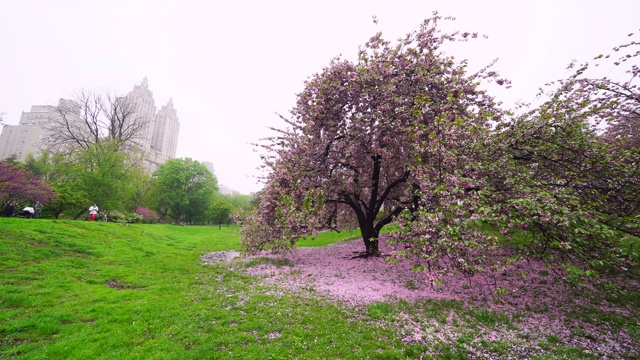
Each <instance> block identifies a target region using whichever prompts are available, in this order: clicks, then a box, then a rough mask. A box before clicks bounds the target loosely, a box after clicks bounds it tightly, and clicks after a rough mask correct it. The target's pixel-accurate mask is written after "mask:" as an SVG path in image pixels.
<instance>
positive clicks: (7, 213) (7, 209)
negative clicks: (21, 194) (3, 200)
mask: <svg viewBox="0 0 640 360" xmlns="http://www.w3.org/2000/svg"><path fill="white" fill-rule="evenodd" d="M15 211H16V205H15V204H14V203H13V201H9V203H7V204H6V205H5V206H4V209H2V216H4V217H11V216H13V213H14V212H15Z"/></svg>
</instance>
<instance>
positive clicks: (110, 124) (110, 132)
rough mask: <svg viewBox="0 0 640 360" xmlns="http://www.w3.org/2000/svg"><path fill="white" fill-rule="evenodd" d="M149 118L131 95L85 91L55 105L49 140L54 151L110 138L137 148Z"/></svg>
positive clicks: (120, 144) (102, 141)
mask: <svg viewBox="0 0 640 360" xmlns="http://www.w3.org/2000/svg"><path fill="white" fill-rule="evenodd" d="M149 121H150V119H147V118H145V117H143V116H142V115H141V114H140V112H139V111H138V108H137V104H136V103H134V102H133V101H132V100H131V99H130V98H129V97H126V96H115V95H111V94H102V93H98V92H95V91H88V90H83V91H81V92H79V93H78V95H76V96H75V97H74V99H73V100H61V101H60V103H59V105H58V106H56V107H55V115H54V116H52V118H51V122H50V124H49V126H48V127H47V130H48V131H49V139H48V140H47V143H48V146H49V148H50V149H53V150H69V149H73V148H76V147H83V148H88V147H90V146H95V145H100V144H102V143H104V142H107V141H108V142H115V143H116V144H117V145H118V147H119V148H120V149H124V148H131V147H133V148H135V147H139V146H136V143H137V142H138V141H139V140H141V137H142V136H143V135H144V131H145V129H146V127H147V126H148V125H149Z"/></svg>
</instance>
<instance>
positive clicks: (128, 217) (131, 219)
mask: <svg viewBox="0 0 640 360" xmlns="http://www.w3.org/2000/svg"><path fill="white" fill-rule="evenodd" d="M108 219H109V221H111V222H119V223H128V224H136V223H141V222H142V219H143V217H142V215H139V214H136V213H123V212H120V211H117V210H116V211H111V212H110V213H109V216H108Z"/></svg>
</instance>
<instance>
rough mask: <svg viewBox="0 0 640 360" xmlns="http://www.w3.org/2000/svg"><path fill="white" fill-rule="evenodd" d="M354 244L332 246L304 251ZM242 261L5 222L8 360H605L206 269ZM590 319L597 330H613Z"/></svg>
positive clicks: (187, 233)
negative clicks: (419, 336)
mask: <svg viewBox="0 0 640 360" xmlns="http://www.w3.org/2000/svg"><path fill="white" fill-rule="evenodd" d="M353 236H357V233H349V234H341V235H336V234H323V235H322V237H321V238H320V239H319V240H318V241H317V242H314V243H311V242H309V241H304V242H302V245H324V244H328V243H331V242H335V241H338V240H340V239H342V238H344V237H353ZM234 249H235V250H239V246H238V237H237V234H236V228H233V227H226V228H222V229H218V228H217V227H195V226H194V227H191V226H174V225H130V226H123V225H121V224H116V223H102V222H92V223H90V222H83V221H60V220H46V219H39V220H35V219H31V220H29V219H7V218H0V358H17V359H44V358H47V359H291V358H300V359H366V358H371V359H405V358H410V359H417V358H450V359H464V358H468V357H469V354H470V353H469V349H470V348H475V349H476V350H477V351H474V353H475V354H478V353H479V352H478V351H480V353H486V354H488V355H487V358H496V357H508V356H514V355H513V354H515V353H517V351H520V350H518V349H520V348H518V346H521V345H522V344H524V346H526V345H527V344H528V342H535V344H532V345H535V347H536V349H538V351H540V349H543V350H544V351H545V353H544V354H539V355H536V354H535V352H533V353H532V352H529V353H528V354H529V355H531V356H530V357H532V358H557V357H562V358H576V359H579V358H600V357H602V354H597V353H595V354H594V353H590V352H589V351H585V350H584V349H581V348H575V347H571V346H566V345H564V344H563V343H562V342H561V341H560V338H559V337H557V336H553V335H549V336H547V337H545V338H544V340H542V341H541V340H540V339H535V340H531V339H528V338H526V337H525V335H526V334H525V335H522V337H521V338H519V340H518V342H517V343H508V342H505V341H492V340H491V339H484V338H479V337H478V336H477V335H474V334H478V333H479V332H478V329H480V328H482V329H489V330H490V331H501V330H500V329H507V330H508V331H512V332H514V331H515V332H516V333H517V327H518V322H517V321H523V320H522V319H525V318H526V317H524V316H522V315H521V314H502V313H496V312H491V311H485V310H481V309H480V310H478V309H467V308H465V307H463V306H462V304H460V303H457V302H453V301H435V300H434V301H427V302H425V303H422V304H418V305H414V304H408V303H398V304H392V303H378V304H373V305H368V306H362V307H354V308H347V307H341V306H339V305H337V304H335V303H333V302H330V301H328V300H324V299H322V297H319V296H314V294H313V292H307V293H289V292H283V291H279V290H277V289H274V288H273V287H269V286H267V285H265V284H261V283H260V281H259V279H256V278H253V277H250V276H247V275H244V272H242V271H239V270H240V267H242V266H246V265H243V264H242V263H238V262H236V263H219V264H214V265H205V264H204V263H203V262H202V261H201V260H200V256H201V255H202V254H204V253H207V252H211V251H219V250H234ZM634 299H635V300H633V301H635V302H638V296H637V294H636V295H635V298H634ZM637 305H638V304H635V305H634V306H636V307H635V309H637ZM397 314H401V315H397ZM592 315H593V318H594V319H597V323H596V322H594V324H595V325H594V326H598V324H600V325H603V324H604V325H607V326H608V324H609V323H610V322H608V321H607V320H606V319H602V318H600V317H598V316H596V315H599V313H598V314H592ZM405 317H406V319H405V320H407V319H410V320H411V321H413V323H416V324H421V325H419V326H422V329H429V327H430V326H432V325H431V324H433V323H434V321H436V320H437V321H441V322H443V323H448V324H449V325H448V326H449V327H450V328H453V329H454V330H453V331H454V332H455V336H454V337H453V338H452V339H453V340H446V341H442V342H434V343H430V344H424V343H407V342H406V341H403V339H405V340H406V338H407V337H408V336H410V331H411V330H410V329H409V328H407V327H404V326H403V325H402V324H403V323H402V322H401V320H402V319H404V318H405ZM458 318H459V319H465V320H464V322H463V323H458V321H457V320H456V319H458ZM451 319H453V322H451ZM518 319H520V320H518ZM615 324H617V325H616V326H619V328H617V331H619V333H621V334H624V339H626V340H625V341H627V343H629V342H631V344H638V343H639V339H640V330H639V328H640V325H639V324H638V316H637V313H636V315H635V316H632V317H631V318H630V319H627V320H624V321H623V320H620V319H617V320H616V323H615ZM604 325H603V326H604ZM439 329H443V328H442V327H436V326H434V330H433V331H434V334H435V333H437V332H438V331H441V330H439ZM514 329H515V330H514ZM578 330H580V331H583V332H588V331H592V329H589V328H585V329H582V328H580V329H578ZM483 331H484V330H483ZM483 333H486V331H484V332H483ZM629 334H630V335H629ZM516 335H517V334H516ZM587 335H590V336H591V337H594V336H595V337H597V336H599V334H598V333H590V334H585V335H584V336H585V337H586V336H587ZM629 336H630V338H629ZM437 337H438V336H435V337H434V338H437ZM620 354H622V355H621V356H625V355H624V354H626V353H625V352H624V351H622V352H621V353H620ZM618 355H619V354H618Z"/></svg>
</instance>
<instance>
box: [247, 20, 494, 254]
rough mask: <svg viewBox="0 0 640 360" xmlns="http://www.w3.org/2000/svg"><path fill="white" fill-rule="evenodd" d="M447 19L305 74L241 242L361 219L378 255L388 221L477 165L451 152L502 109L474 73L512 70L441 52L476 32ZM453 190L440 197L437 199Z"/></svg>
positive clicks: (274, 242)
mask: <svg viewBox="0 0 640 360" xmlns="http://www.w3.org/2000/svg"><path fill="white" fill-rule="evenodd" d="M440 20H441V18H440V17H439V16H437V15H436V16H434V17H433V18H431V19H427V20H426V21H425V22H424V23H423V24H422V25H421V26H420V28H419V29H418V30H416V31H414V32H412V33H410V34H408V35H407V36H406V38H404V39H402V40H401V41H400V42H399V43H398V44H396V45H392V44H391V43H389V42H387V41H385V40H383V38H382V37H381V35H380V34H378V35H376V36H374V37H373V38H371V40H369V42H367V44H366V45H365V47H364V48H362V49H361V50H360V52H359V58H358V60H357V61H356V62H350V61H347V60H343V59H340V58H336V59H334V60H333V61H332V62H331V64H330V66H329V67H327V68H325V69H324V70H323V71H322V72H321V73H320V74H316V75H315V76H313V77H312V78H311V79H309V80H308V81H307V82H306V83H305V88H304V91H303V92H302V93H300V94H299V95H298V101H297V105H296V107H294V108H293V110H292V111H291V118H290V119H286V118H284V117H283V119H284V120H285V121H286V122H287V124H288V125H289V128H287V129H284V130H277V131H278V132H279V135H278V136H277V137H274V138H272V139H270V140H271V141H270V143H269V144H267V145H266V146H265V148H266V149H267V150H269V151H270V156H269V157H266V158H265V166H266V168H267V169H268V170H269V171H270V173H269V175H268V176H267V179H266V182H265V187H264V189H263V191H262V192H261V194H260V204H259V206H258V207H257V209H256V211H255V212H254V213H253V214H252V215H251V216H249V217H247V218H245V219H244V224H243V227H242V238H243V246H244V247H245V248H247V249H248V250H259V249H261V248H264V247H271V248H286V247H290V246H292V245H293V244H294V243H295V241H296V240H297V239H298V238H299V237H301V236H305V235H307V234H310V233H313V232H317V231H319V230H320V229H323V228H330V229H339V228H341V227H345V226H353V225H356V226H358V227H359V228H360V230H361V233H362V240H363V242H364V248H365V250H366V252H365V254H364V255H366V256H371V255H377V254H378V252H379V251H378V236H379V233H380V230H381V229H382V228H383V227H384V226H385V225H387V224H389V223H391V222H392V221H393V220H394V219H395V218H396V217H397V216H399V215H400V214H401V213H403V212H405V211H407V212H408V213H409V214H412V213H415V211H417V210H418V208H420V207H433V206H434V202H433V201H431V200H429V201H425V199H426V198H425V195H427V194H428V193H434V192H439V191H440V189H441V188H442V187H443V186H444V185H445V184H447V183H448V182H452V181H453V180H452V179H453V178H454V177H456V176H460V177H462V176H466V177H467V178H471V177H472V175H473V173H472V171H473V168H472V167H471V166H470V165H467V164H465V163H464V161H462V160H456V159H455V157H454V156H458V155H459V156H465V157H466V158H465V160H466V159H471V158H472V157H473V152H472V150H473V149H474V148H476V147H477V146H476V144H478V143H481V141H482V139H483V137H482V135H483V134H485V133H486V132H487V131H488V130H489V127H490V123H489V121H490V120H494V119H496V118H497V116H498V110H497V109H496V107H495V106H494V102H493V100H492V98H491V97H489V96H487V95H486V94H485V93H484V92H483V91H481V90H479V89H478V84H479V83H480V82H481V81H482V80H487V79H488V80H491V79H496V80H497V81H498V83H499V84H504V83H505V81H504V80H499V79H497V74H496V73H495V72H488V71H487V70H486V69H483V70H480V71H479V72H478V73H476V74H473V75H467V74H466V63H465V62H462V63H456V62H455V61H454V60H453V58H451V57H447V56H445V55H443V53H442V46H443V44H444V43H446V42H449V41H454V40H458V39H459V40H465V39H467V38H471V37H476V35H475V34H469V33H462V34H460V33H455V34H442V33H440V32H439V31H438V29H437V23H438V21H440ZM452 160H453V161H452ZM466 171H469V173H468V174H465V172H466ZM469 186H472V185H469ZM454 200H455V198H454V197H440V198H439V201H442V202H446V203H442V204H440V205H439V206H442V207H447V206H448V205H447V204H448V203H449V202H451V201H454ZM406 241H412V240H411V239H406Z"/></svg>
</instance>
